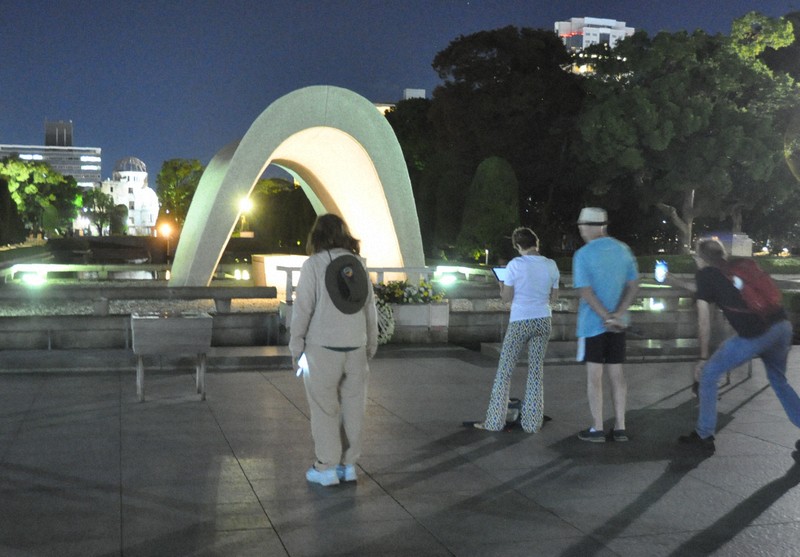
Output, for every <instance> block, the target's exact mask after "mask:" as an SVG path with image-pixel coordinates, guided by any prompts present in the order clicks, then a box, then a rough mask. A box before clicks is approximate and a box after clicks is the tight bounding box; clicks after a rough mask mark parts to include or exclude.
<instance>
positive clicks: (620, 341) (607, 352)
mask: <svg viewBox="0 0 800 557" xmlns="http://www.w3.org/2000/svg"><path fill="white" fill-rule="evenodd" d="M584 343H585V344H584V358H583V361H584V362H591V363H595V364H621V363H622V362H624V361H625V333H602V334H600V335H597V336H594V337H588V338H586V339H584Z"/></svg>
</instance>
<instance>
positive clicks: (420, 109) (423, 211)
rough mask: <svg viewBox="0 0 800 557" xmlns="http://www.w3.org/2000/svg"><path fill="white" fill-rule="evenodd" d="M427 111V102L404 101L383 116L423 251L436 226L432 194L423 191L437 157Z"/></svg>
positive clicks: (426, 100)
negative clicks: (404, 172) (401, 161)
mask: <svg viewBox="0 0 800 557" xmlns="http://www.w3.org/2000/svg"><path fill="white" fill-rule="evenodd" d="M430 109H431V101H430V100H428V99H407V100H403V101H400V102H398V103H397V105H396V106H395V107H394V108H392V109H391V110H389V111H388V112H387V113H386V120H387V121H388V122H389V124H390V125H391V126H392V129H393V130H394V133H395V135H396V136H397V141H398V142H399V143H400V146H401V148H402V150H403V157H404V158H405V161H406V167H407V168H408V177H409V180H410V181H411V188H412V190H413V193H414V204H415V205H416V208H417V218H418V219H419V227H420V233H421V234H422V239H423V244H424V245H425V247H426V248H428V247H430V243H431V240H432V237H433V230H434V228H435V226H436V223H435V220H434V217H435V215H434V212H433V211H431V209H432V208H433V207H434V205H433V204H434V202H435V201H434V197H435V191H431V190H430V189H426V187H427V186H429V185H431V183H430V181H426V180H424V178H423V177H424V175H425V173H426V171H427V170H428V169H429V168H430V166H431V160H432V159H433V157H434V156H436V150H435V147H434V129H433V125H432V123H431V121H430V118H429V117H428V113H429V112H430Z"/></svg>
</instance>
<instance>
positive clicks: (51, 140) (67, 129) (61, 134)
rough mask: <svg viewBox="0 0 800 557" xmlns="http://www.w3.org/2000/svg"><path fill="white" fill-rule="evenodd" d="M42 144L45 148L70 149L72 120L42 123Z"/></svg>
mask: <svg viewBox="0 0 800 557" xmlns="http://www.w3.org/2000/svg"><path fill="white" fill-rule="evenodd" d="M44 144H45V146H46V147H72V120H69V121H66V122H65V121H63V120H59V121H57V122H48V121H47V120H45V121H44Z"/></svg>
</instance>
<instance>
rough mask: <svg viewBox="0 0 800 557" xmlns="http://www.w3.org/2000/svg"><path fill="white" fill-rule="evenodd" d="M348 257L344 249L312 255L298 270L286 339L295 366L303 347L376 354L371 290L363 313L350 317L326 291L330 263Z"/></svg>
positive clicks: (375, 322)
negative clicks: (310, 346) (326, 273)
mask: <svg viewBox="0 0 800 557" xmlns="http://www.w3.org/2000/svg"><path fill="white" fill-rule="evenodd" d="M348 253H350V252H349V251H347V250H345V249H332V250H330V253H329V252H328V251H323V252H319V253H315V254H314V255H312V256H311V257H309V258H308V259H307V260H306V262H305V263H303V267H302V268H301V269H300V280H299V281H298V283H297V290H296V291H295V299H294V304H293V306H292V324H291V336H290V339H289V350H291V352H292V358H293V360H294V361H295V362H297V360H298V359H299V358H300V355H301V354H302V353H303V351H304V350H305V347H306V344H315V345H318V346H330V347H341V348H345V347H348V348H355V347H361V346H366V347H367V356H368V357H370V358H371V357H373V356H374V355H375V352H376V351H377V350H378V313H377V311H376V309H375V296H374V293H373V290H372V288H369V289H368V294H367V303H366V304H365V305H364V309H363V310H361V311H359V312H357V313H354V314H352V315H347V314H344V313H342V312H341V311H339V310H338V309H337V308H336V306H335V305H334V304H333V301H331V298H330V296H329V295H328V290H327V289H326V288H325V270H326V269H327V267H328V264H329V263H330V262H331V260H332V259H336V258H337V257H339V256H340V255H345V254H348ZM362 264H363V259H362Z"/></svg>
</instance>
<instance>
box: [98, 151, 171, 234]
mask: <svg viewBox="0 0 800 557" xmlns="http://www.w3.org/2000/svg"><path fill="white" fill-rule="evenodd" d="M100 189H101V191H102V192H103V193H106V194H108V195H110V196H111V197H113V198H114V205H125V206H126V207H128V234H130V235H132V236H151V235H153V233H154V230H155V226H156V219H157V218H158V196H157V195H156V192H155V191H154V190H153V189H152V188H150V187H149V186H148V183H147V166H146V165H145V164H144V162H142V161H141V160H140V159H137V158H136V157H128V158H125V159H121V160H119V161H117V164H116V165H115V166H114V173H113V174H112V178H111V180H104V181H103V182H102V184H101V185H100Z"/></svg>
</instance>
